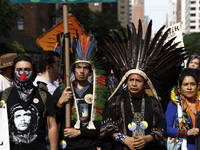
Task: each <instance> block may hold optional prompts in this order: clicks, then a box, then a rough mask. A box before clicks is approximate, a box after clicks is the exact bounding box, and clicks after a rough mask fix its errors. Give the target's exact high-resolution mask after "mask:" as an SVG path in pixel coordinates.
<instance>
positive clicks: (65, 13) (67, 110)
mask: <svg viewBox="0 0 200 150" xmlns="http://www.w3.org/2000/svg"><path fill="white" fill-rule="evenodd" d="M63 24H64V34H65V35H66V34H67V33H68V7H67V4H63ZM69 59H70V58H69V37H65V73H66V78H65V79H66V86H70V78H69V77H70V64H69ZM65 116H66V117H65V127H66V128H70V126H71V125H70V102H68V103H67V104H66V105H65Z"/></svg>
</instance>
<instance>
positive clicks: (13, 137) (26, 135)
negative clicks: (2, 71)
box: [0, 55, 58, 150]
mask: <svg viewBox="0 0 200 150" xmlns="http://www.w3.org/2000/svg"><path fill="white" fill-rule="evenodd" d="M36 75H37V71H36V67H35V64H34V63H33V61H32V60H31V58H30V57H28V56H25V55H23V56H19V57H17V58H16V59H15V60H14V62H13V69H12V76H13V79H14V82H15V86H14V87H13V88H11V90H10V93H9V95H8V97H7V100H6V103H7V111H8V120H9V134H10V148H11V150H27V149H28V150H46V142H45V127H46V124H47V127H48V135H49V141H50V146H51V150H56V148H57V139H58V131H57V123H56V108H55V105H54V99H53V96H51V95H50V94H49V93H48V92H46V102H45V103H46V104H45V103H44V101H43V99H42V96H41V95H40V94H41V93H40V92H39V88H38V87H35V86H34V85H33V81H34V79H35V77H36ZM44 92H45V91H44ZM1 95H2V93H0V97H1ZM19 111H21V113H19ZM22 112H23V113H22ZM45 121H47V122H46V123H45ZM28 122H29V123H28ZM29 124H30V125H29ZM19 126H20V128H19ZM22 129H23V130H22Z"/></svg>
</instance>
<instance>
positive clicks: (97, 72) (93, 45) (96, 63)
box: [70, 33, 107, 129]
mask: <svg viewBox="0 0 200 150" xmlns="http://www.w3.org/2000/svg"><path fill="white" fill-rule="evenodd" d="M90 35H91V34H89V35H88V37H87V38H86V42H84V37H83V34H81V35H80V36H79V35H78V33H77V34H76V37H73V40H72V41H71V57H70V58H71V63H72V66H74V65H75V64H76V63H81V62H85V63H88V64H90V65H91V67H92V72H93V73H92V76H93V100H92V110H91V115H90V116H91V117H90V121H89V124H88V127H87V128H88V129H95V126H94V124H93V121H99V122H101V120H102V111H103V108H104V106H105V103H106V101H107V88H106V86H105V76H104V75H105V73H106V70H105V69H106V67H105V66H106V62H105V61H104V60H103V53H102V52H100V51H99V50H98V49H97V41H96V40H95V38H91V37H90ZM72 91H73V90H72ZM73 95H74V99H75V94H73ZM71 112H72V114H71V119H72V120H74V121H76V124H75V125H74V128H76V129H79V128H80V119H79V113H78V107H77V104H76V101H75V104H74V106H72V111H71Z"/></svg>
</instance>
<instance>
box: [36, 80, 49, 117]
mask: <svg viewBox="0 0 200 150" xmlns="http://www.w3.org/2000/svg"><path fill="white" fill-rule="evenodd" d="M37 84H38V92H39V94H40V96H41V98H42V102H43V104H44V112H43V117H44V116H45V113H46V110H47V105H46V102H47V94H46V92H48V88H47V86H46V83H44V82H37Z"/></svg>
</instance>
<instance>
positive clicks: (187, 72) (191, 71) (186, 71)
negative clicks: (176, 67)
mask: <svg viewBox="0 0 200 150" xmlns="http://www.w3.org/2000/svg"><path fill="white" fill-rule="evenodd" d="M186 76H191V77H193V78H194V80H195V82H196V84H197V85H198V83H199V79H198V76H197V73H196V71H195V69H190V68H186V69H184V70H183V71H182V73H181V74H180V76H179V79H178V81H179V86H180V87H181V85H182V83H183V80H184V79H185V77H186Z"/></svg>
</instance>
